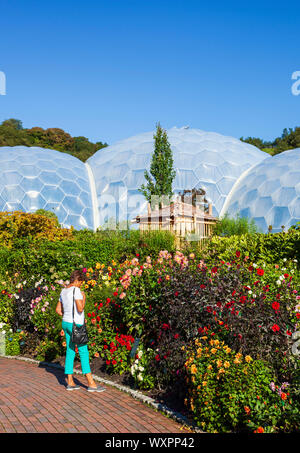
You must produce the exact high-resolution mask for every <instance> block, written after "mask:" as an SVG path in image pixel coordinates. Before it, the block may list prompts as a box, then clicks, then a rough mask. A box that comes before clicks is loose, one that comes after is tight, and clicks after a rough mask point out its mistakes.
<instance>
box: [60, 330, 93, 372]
mask: <svg viewBox="0 0 300 453" xmlns="http://www.w3.org/2000/svg"><path fill="white" fill-rule="evenodd" d="M77 325H79V324H77ZM72 327H73V324H72V323H71V322H66V321H63V322H62V328H63V331H64V332H65V337H66V344H67V346H66V347H67V350H66V362H65V374H73V366H74V359H75V354H76V352H75V344H74V343H72V341H71V335H72ZM77 347H78V352H79V357H80V362H81V370H82V373H83V374H88V373H90V372H91V368H90V361H89V350H88V347H87V344H84V345H78V346H77Z"/></svg>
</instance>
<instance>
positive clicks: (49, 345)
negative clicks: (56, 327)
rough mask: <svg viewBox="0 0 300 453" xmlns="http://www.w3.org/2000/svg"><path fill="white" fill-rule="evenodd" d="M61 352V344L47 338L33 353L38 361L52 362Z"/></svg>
mask: <svg viewBox="0 0 300 453" xmlns="http://www.w3.org/2000/svg"><path fill="white" fill-rule="evenodd" d="M60 352H61V348H60V345H59V343H58V342H57V341H54V340H49V339H48V338H46V339H45V340H44V341H41V342H40V343H39V344H38V345H37V347H36V348H35V350H34V352H33V356H34V357H36V358H37V360H41V361H48V362H51V361H52V360H54V359H55V358H56V357H57V356H59V354H60Z"/></svg>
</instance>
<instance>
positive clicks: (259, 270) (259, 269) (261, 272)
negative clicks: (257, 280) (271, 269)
mask: <svg viewBox="0 0 300 453" xmlns="http://www.w3.org/2000/svg"><path fill="white" fill-rule="evenodd" d="M256 272H257V275H260V276H262V275H264V273H265V271H264V270H263V269H261V268H260V267H259V268H258V269H257V271H256Z"/></svg>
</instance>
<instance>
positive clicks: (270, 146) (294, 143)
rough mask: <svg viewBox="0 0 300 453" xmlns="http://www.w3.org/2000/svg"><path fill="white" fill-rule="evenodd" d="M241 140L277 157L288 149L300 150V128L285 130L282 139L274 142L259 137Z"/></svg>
mask: <svg viewBox="0 0 300 453" xmlns="http://www.w3.org/2000/svg"><path fill="white" fill-rule="evenodd" d="M240 140H241V141H242V142H246V143H250V145H254V146H256V147H257V148H259V149H261V150H262V151H265V152H267V153H269V154H271V155H272V156H275V154H279V153H282V152H283V151H287V150H288V149H295V148H300V127H295V128H294V129H293V128H289V129H287V128H285V129H283V132H282V134H281V137H277V138H275V140H273V141H264V140H262V139H261V138H257V137H247V138H245V139H244V138H243V137H241V138H240Z"/></svg>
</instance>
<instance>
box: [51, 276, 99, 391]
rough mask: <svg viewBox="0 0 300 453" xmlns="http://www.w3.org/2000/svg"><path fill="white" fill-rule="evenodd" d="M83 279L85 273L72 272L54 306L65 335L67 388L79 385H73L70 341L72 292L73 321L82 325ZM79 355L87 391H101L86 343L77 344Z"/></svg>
mask: <svg viewBox="0 0 300 453" xmlns="http://www.w3.org/2000/svg"><path fill="white" fill-rule="evenodd" d="M84 281H85V275H84V273H83V272H82V271H81V270H76V271H74V272H72V274H71V277H70V283H69V285H67V286H66V287H65V288H63V289H62V291H61V293H60V298H59V302H58V304H57V306H56V313H58V314H59V315H60V316H62V317H63V319H62V328H63V331H64V333H65V337H66V346H67V351H66V362H65V374H67V375H68V378H67V381H68V385H67V390H78V389H79V388H80V387H79V386H78V385H75V382H74V380H73V365H74V358H75V344H74V343H72V341H71V335H72V327H73V312H72V310H73V293H74V299H75V304H74V321H75V324H77V325H83V323H84V322H85V320H84V306H85V300H86V298H85V294H84V293H83V292H81V291H80V287H81V285H82V283H83V282H84ZM77 347H78V352H79V356H80V362H81V369H82V373H83V374H85V375H86V378H87V381H88V389H87V390H88V392H103V391H104V390H105V388H104V387H101V386H99V385H98V386H97V385H96V383H95V381H94V379H93V377H92V373H91V368H90V364H89V351H88V347H87V345H86V344H85V345H77Z"/></svg>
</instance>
